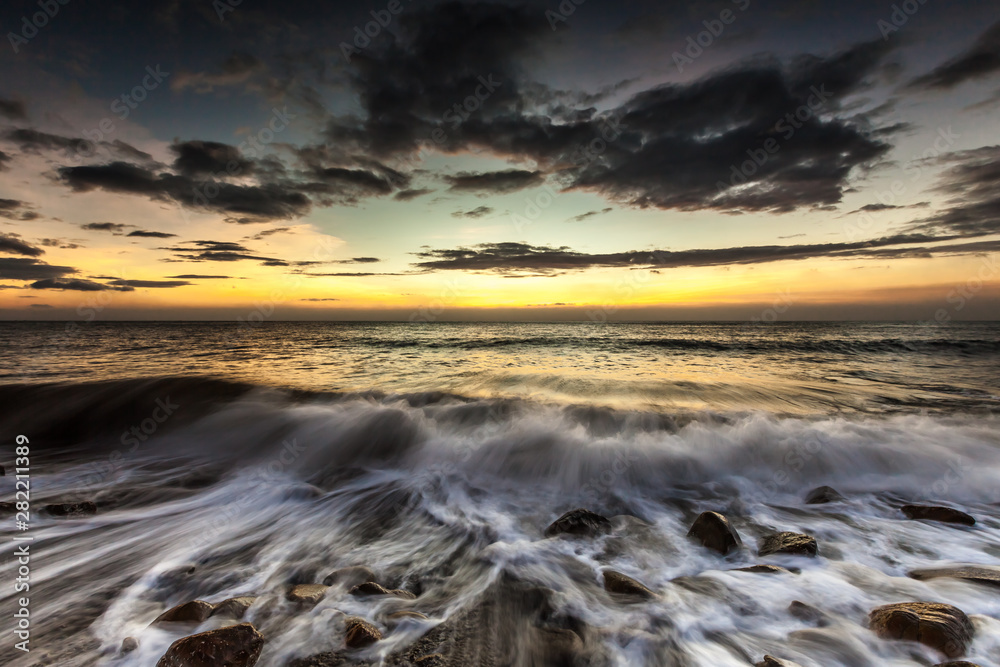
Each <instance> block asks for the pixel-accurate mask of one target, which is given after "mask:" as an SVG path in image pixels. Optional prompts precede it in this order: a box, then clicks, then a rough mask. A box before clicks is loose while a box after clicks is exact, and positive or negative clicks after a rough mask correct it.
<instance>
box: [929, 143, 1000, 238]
mask: <svg viewBox="0 0 1000 667" xmlns="http://www.w3.org/2000/svg"><path fill="white" fill-rule="evenodd" d="M935 162H936V163H938V164H943V165H946V166H947V168H946V169H945V171H944V172H943V173H942V174H941V176H940V178H939V183H938V184H937V185H936V186H935V188H934V189H935V191H936V192H940V193H942V194H944V195H946V196H947V197H949V199H948V201H947V207H945V208H943V209H942V210H941V211H939V212H938V213H936V214H935V215H932V216H930V217H928V218H925V219H924V220H921V221H919V222H917V223H916V224H915V225H914V229H915V230H916V231H920V232H925V233H945V234H961V235H965V236H982V235H986V234H996V233H998V232H1000V145H997V146H983V147H981V148H976V149H972V150H966V151H957V152H954V153H948V154H945V155H942V156H941V157H940V158H938V159H937V160H935Z"/></svg>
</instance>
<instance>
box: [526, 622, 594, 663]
mask: <svg viewBox="0 0 1000 667" xmlns="http://www.w3.org/2000/svg"><path fill="white" fill-rule="evenodd" d="M532 634H533V635H534V641H533V642H532V646H531V653H532V654H533V655H532V658H534V659H533V660H530V661H529V663H528V664H531V665H545V666H546V667H550V666H551V667H571V666H573V665H578V664H582V662H583V661H582V660H581V659H580V658H581V655H582V654H583V640H582V639H581V638H580V635H578V634H576V633H575V632H573V631H572V630H565V629H562V628H534V629H533V632H532Z"/></svg>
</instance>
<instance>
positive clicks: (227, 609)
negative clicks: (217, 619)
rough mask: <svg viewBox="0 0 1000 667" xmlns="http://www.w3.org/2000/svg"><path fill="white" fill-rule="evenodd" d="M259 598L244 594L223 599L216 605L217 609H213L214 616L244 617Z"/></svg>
mask: <svg viewBox="0 0 1000 667" xmlns="http://www.w3.org/2000/svg"><path fill="white" fill-rule="evenodd" d="M256 599H257V598H255V597H251V596H243V597H238V598H229V599H228V600H223V601H222V602H220V603H219V604H217V605H215V609H213V610H212V614H211V615H212V616H223V617H225V618H243V616H244V615H245V614H246V613H247V609H249V608H250V606H251V605H252V604H253V603H254V601H255V600H256Z"/></svg>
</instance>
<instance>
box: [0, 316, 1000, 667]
mask: <svg viewBox="0 0 1000 667" xmlns="http://www.w3.org/2000/svg"><path fill="white" fill-rule="evenodd" d="M998 411H1000V324H996V323H952V324H948V325H945V326H938V325H921V324H907V323H773V324H765V323H757V324H742V323H669V324H650V323H635V324H629V323H620V324H614V323H603V324H598V323H532V324H500V323H429V324H411V323H374V322H373V323H319V322H311V323H289V322H268V323H263V324H260V325H258V326H249V325H242V324H237V323H208V322H205V323H198V322H192V323H153V322H148V323H108V322H93V323H83V322H80V323H76V324H74V325H72V326H67V325H66V324H65V323H21V322H7V323H0V433H2V434H3V437H4V442H5V445H4V448H3V450H0V451H2V454H0V464H2V465H3V466H4V467H5V468H6V470H7V477H6V478H0V483H2V484H3V488H4V493H3V496H2V497H0V500H4V501H7V500H12V499H13V493H14V478H13V469H14V468H15V449H14V448H15V446H16V445H15V437H16V436H17V435H23V436H24V437H25V438H26V439H27V440H28V441H29V442H30V459H31V461H30V482H31V485H30V488H31V494H30V503H31V507H32V510H31V517H30V518H31V521H30V524H31V525H30V529H29V530H28V531H27V534H29V535H30V536H31V537H32V538H33V541H32V542H31V554H32V556H31V589H30V597H31V619H32V625H31V632H32V635H31V641H32V642H33V643H32V647H33V651H32V653H30V654H26V655H25V656H24V657H22V658H18V659H17V660H15V661H14V662H12V663H11V664H15V665H33V664H57V665H67V666H69V665H93V664H107V665H122V666H128V667H132V666H136V667H138V666H139V665H154V664H156V662H157V660H158V658H159V657H160V656H162V655H163V653H164V652H165V651H166V649H167V647H168V646H169V645H170V644H171V642H173V641H175V640H177V639H178V638H180V637H183V636H186V635H188V634H191V633H192V632H194V631H195V628H197V629H198V630H204V629H210V628H212V627H218V626H219V625H222V624H223V623H222V622H221V620H220V619H218V618H216V617H212V618H209V619H208V620H205V621H202V622H201V623H199V624H196V625H188V626H182V625H179V624H169V623H168V624H162V623H161V624H153V625H151V622H152V621H153V620H154V619H155V618H156V617H157V616H158V615H159V614H161V613H162V612H164V611H165V610H167V609H168V608H170V607H172V606H174V605H177V604H180V603H184V602H187V601H190V600H195V599H199V600H205V601H207V602H209V603H216V602H219V601H222V600H225V599H228V598H233V597H237V596H254V597H257V601H256V602H254V604H253V605H252V606H250V608H249V610H248V611H247V612H246V617H245V618H246V619H247V620H250V621H251V622H253V623H254V624H255V626H256V627H258V629H260V630H261V632H262V633H263V634H264V636H265V637H266V639H267V643H266V644H265V646H264V649H263V653H262V654H261V658H260V662H259V663H258V664H259V665H265V666H269V665H276V666H277V665H286V664H295V663H294V661H296V660H301V659H308V658H310V657H311V656H316V655H326V656H327V657H326V658H324V659H325V660H326V662H322V661H315V660H314V661H313V662H300V663H298V664H302V665H305V664H309V665H324V664H326V665H334V664H345V665H349V664H372V665H376V664H410V663H407V662H405V661H403V662H400V660H401V659H402V658H400V656H401V655H405V654H406V651H407V650H408V648H407V647H410V646H414V645H416V644H419V643H420V642H424V644H426V645H427V646H430V644H432V643H433V641H432V640H433V639H434V638H435V637H445V638H446V639H441V640H440V641H439V642H438V644H435V645H434V646H432V647H431V648H433V649H434V650H435V651H437V652H439V653H442V655H443V659H444V660H445V661H446V662H442V663H440V664H448V665H452V664H456V665H457V664H468V665H498V666H499V665H505V664H509V665H543V664H552V665H555V664H589V665H650V666H652V665H677V666H681V665H691V666H705V667H708V666H709V665H711V666H713V667H718V666H730V665H732V666H734V667H735V666H745V665H752V664H754V663H756V662H757V661H759V660H761V659H762V656H764V655H765V654H770V655H774V656H778V657H781V658H784V659H786V660H790V661H794V662H795V663H798V664H800V665H803V666H805V667H809V666H819V665H822V666H824V667H830V666H839V665H843V666H845V667H847V666H850V667H857V666H863V665H872V666H875V665H880V666H881V665H894V666H900V667H902V666H910V665H914V666H915V665H933V664H936V663H939V662H943V661H944V658H943V656H942V655H941V654H940V653H939V652H937V651H935V650H934V649H933V648H930V647H927V646H924V645H921V644H918V643H915V642H900V641H886V640H884V639H880V638H878V637H876V636H875V634H874V633H873V632H872V631H871V630H870V629H869V628H868V614H869V612H870V611H871V610H873V609H874V608H876V607H878V606H880V605H884V604H889V603H894V602H902V601H910V600H920V601H934V602H944V603H948V604H952V605H955V606H957V607H959V608H960V609H962V610H963V611H964V612H965V613H966V614H968V616H969V617H970V619H971V622H972V624H973V626H974V628H975V635H974V638H973V640H972V642H971V643H970V644H969V647H968V650H967V656H968V657H966V658H965V659H967V660H971V661H973V662H975V663H976V664H978V665H981V666H982V667H1000V621H998V620H997V618H998V617H1000V596H997V594H996V593H997V589H996V588H995V587H994V588H990V587H989V586H985V585H983V584H982V583H976V582H971V581H966V580H962V579H958V578H954V577H942V578H933V579H925V580H922V579H917V578H914V577H911V576H909V575H910V573H911V572H912V571H914V570H920V569H926V568H940V567H943V566H946V565H954V564H974V565H980V566H997V565H998V564H1000V494H998V489H1000V484H998V480H1000V419H998ZM823 485H829V486H831V487H834V488H835V489H836V491H837V492H839V494H840V495H841V496H842V497H843V498H842V499H840V500H835V501H834V502H830V503H826V504H807V503H806V502H805V498H806V496H807V494H809V492H810V491H811V490H813V489H815V488H816V487H819V486H823ZM84 502H93V503H95V505H96V513H94V512H90V511H89V510H88V511H82V512H80V513H78V514H76V515H73V516H68V517H66V516H58V515H57V513H55V512H54V511H52V510H45V509H44V507H45V506H46V505H50V504H58V503H84ZM908 504H924V505H943V506H947V507H951V508H954V509H958V510H961V511H963V512H966V513H968V514H969V515H972V516H973V517H974V518H975V520H976V522H975V525H972V526H968V525H959V524H951V523H942V522H936V521H924V520H911V519H909V518H907V516H906V515H905V514H904V512H903V511H902V507H903V506H905V505H908ZM577 508H586V509H588V510H591V511H593V512H596V513H597V514H599V515H601V516H604V517H607V518H608V520H609V524H608V526H609V527H608V529H607V530H606V531H604V532H602V533H601V534H599V535H596V536H590V537H580V536H577V537H547V536H546V534H545V531H546V527H547V526H549V525H550V524H551V523H552V522H553V521H555V520H556V519H557V518H558V517H560V515H563V514H564V513H565V512H568V511H571V510H574V509H577ZM706 511H715V512H720V513H722V514H724V515H725V516H726V517H728V518H729V520H730V521H731V523H732V525H733V527H734V528H735V530H736V531H737V532H738V534H739V535H740V537H741V539H742V547H741V548H738V549H735V550H733V551H732V552H730V553H728V554H726V555H722V554H719V553H716V552H714V551H712V550H710V549H707V548H705V547H704V546H702V545H701V544H699V543H697V542H696V540H694V539H692V538H689V537H688V536H687V533H688V530H689V528H690V527H691V525H692V524H693V522H694V521H695V519H696V518H697V517H698V516H699V515H700V514H701V513H702V512H706ZM780 531H790V532H795V533H804V534H808V535H810V536H812V537H814V538H815V539H816V542H817V544H818V553H817V554H816V555H815V556H810V555H802V554H789V553H778V554H772V555H765V556H760V555H758V549H759V547H760V546H761V544H762V541H763V539H764V538H765V537H766V536H767V535H769V534H772V533H775V532H780ZM19 534H20V535H23V534H24V533H19V532H18V530H17V528H16V526H15V523H14V516H13V512H10V513H9V515H5V518H4V522H3V524H2V527H0V545H3V546H2V547H0V549H2V551H3V554H4V558H3V564H2V566H0V580H2V581H4V582H9V581H13V580H14V578H15V576H16V575H15V572H16V571H17V568H18V562H17V560H16V559H15V558H14V557H13V554H14V548H15V545H16V544H18V543H15V542H13V540H12V538H14V537H17V536H18V535H19ZM757 564H769V565H775V566H780V567H782V568H785V569H784V570H776V571H772V572H768V573H761V572H748V571H745V570H742V569H741V568H745V567H749V566H753V565H757ZM352 566H364V567H367V568H369V569H370V570H371V571H372V573H373V574H374V576H375V577H376V578H377V580H378V581H379V583H381V584H383V585H385V586H386V588H391V589H401V590H406V591H409V592H410V593H412V594H413V595H415V596H416V597H415V599H410V598H409V597H408V596H399V595H382V596H373V597H371V596H369V597H365V596H357V595H352V594H350V593H349V592H348V590H347V588H346V587H344V586H338V585H337V584H334V585H333V586H332V587H331V588H330V589H328V590H326V592H325V595H324V597H323V598H322V600H321V601H319V602H318V603H317V604H315V605H314V606H310V607H308V608H301V607H295V606H294V604H293V603H292V602H290V601H289V600H288V599H287V597H286V596H287V590H288V587H289V586H292V585H296V584H319V583H322V582H323V581H324V580H325V579H326V578H327V577H328V575H330V574H331V573H332V572H334V571H337V570H339V569H342V568H346V567H352ZM608 570H614V571H617V572H621V573H624V574H625V575H627V576H629V577H632V578H634V579H635V580H637V581H639V582H641V583H642V584H643V585H644V586H645V587H647V588H648V589H649V590H650V591H652V594H653V595H652V597H651V598H649V599H644V600H641V601H635V600H629V601H623V599H621V598H620V597H616V596H614V595H611V594H609V593H607V592H606V591H605V589H604V587H603V584H602V582H603V581H604V580H605V579H604V573H605V572H606V571H608ZM512 582H513V583H512ZM498 590H499V591H501V592H502V593H503V592H504V591H506V592H505V593H503V594H502V595H500V597H499V598H498V597H497V595H498V593H497V591H498ZM525 590H530V591H535V593H532V595H536V594H537V595H541V596H542V597H543V598H544V604H542V603H538V604H535V603H533V602H531V600H534V599H535V598H534V597H532V595H522V594H521V593H523V592H524V591H525ZM510 591H520V592H521V593H518V594H517V595H515V594H513V593H511V592H510ZM538 591H542V592H543V593H537V592H538ZM21 595H23V594H22V593H18V592H15V590H14V588H13V586H8V585H6V584H5V585H4V587H3V588H2V589H0V608H2V609H4V610H7V609H14V605H15V601H16V599H17V598H18V597H20V596H21ZM497 600H501V602H497ZM511 600H517V601H519V602H518V603H517V604H514V603H512V602H511ZM793 603H802V604H793ZM512 604H514V607H516V608H517V609H520V610H522V611H523V609H525V608H530V613H527V612H525V613H526V614H527V616H525V618H527V617H530V618H531V619H532V620H531V622H530V623H528V624H527V625H525V624H523V623H521V620H520V619H521V616H518V615H517V614H514V613H509V614H505V613H500V611H498V610H504V609H506V610H508V611H509V610H510V609H511V608H512V607H511V605H512ZM517 605H521V606H517ZM525 605H527V606H525ZM805 608H808V609H810V610H811V611H810V612H809V613H802V610H803V609H805ZM401 610H406V611H412V612H418V614H417V615H413V614H411V615H409V616H405V617H400V616H398V614H396V612H399V611H401ZM484 610H492V611H491V612H489V613H487V611H484ZM5 615H6V612H5ZM345 616H359V617H362V618H365V619H368V620H369V621H371V622H372V623H374V624H375V625H376V626H377V627H378V628H379V629H380V631H381V632H382V635H383V638H382V640H381V641H378V642H377V643H375V644H373V645H372V646H370V647H367V648H364V649H360V650H357V651H354V652H350V651H348V652H347V653H343V633H342V627H343V623H344V620H343V619H344V617H345ZM508 616H509V618H508ZM8 618H9V616H8ZM525 623H527V621H525ZM8 625H9V624H8ZM331 628H335V630H331ZM336 628H341V630H336ZM448 628H457V629H452V630H448V631H444V630H442V629H448ZM435 633H437V634H435ZM449 633H450V634H449ZM540 633H541V634H540ZM545 633H549V634H545ZM559 633H563V634H561V635H560V634H559ZM566 633H570V634H569V635H566ZM568 636H572V637H573V639H572V642H570V643H572V644H573V646H574V647H575V648H573V651H572V652H573V655H575V656H576V657H575V658H574V660H576V662H572V661H570V662H565V663H564V662H560V661H561V660H563V658H562V657H560V658H558V659H556V658H551V659H546V658H539V657H538V653H537V652H538V650H540V649H538V646H539V645H554V644H558V643H559V642H556V641H554V640H552V641H550V640H546V639H544V638H545V637H549V638H550V639H551V637H560V638H561V639H560V641H563V640H566V637H568ZM126 637H134V638H136V639H137V640H138V648H137V649H135V650H133V651H131V652H127V653H122V652H121V649H120V647H121V645H122V641H123V639H124V638H126ZM539 637H542V638H543V639H539ZM428 638H430V639H428ZM566 641H568V640H566ZM34 642H37V644H35V643H34ZM424 644H420V645H421V646H424ZM470 646H474V647H475V649H473V648H470ZM484 647H487V648H484ZM449 651H451V653H449ZM560 655H561V654H560ZM40 656H42V657H40ZM330 656H335V657H330ZM42 659H44V660H47V661H48V662H44V663H43V662H38V661H39V660H42ZM317 660H318V659H317ZM335 660H340V661H341V662H336V661H335ZM449 661H450V662H449ZM415 664H421V663H415ZM426 664H432V663H430V662H428V663H426Z"/></svg>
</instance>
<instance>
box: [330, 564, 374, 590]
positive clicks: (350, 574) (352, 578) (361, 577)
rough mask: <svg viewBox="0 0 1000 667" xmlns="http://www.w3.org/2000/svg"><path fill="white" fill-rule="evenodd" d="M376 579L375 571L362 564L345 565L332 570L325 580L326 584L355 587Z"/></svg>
mask: <svg viewBox="0 0 1000 667" xmlns="http://www.w3.org/2000/svg"><path fill="white" fill-rule="evenodd" d="M368 581H375V573H374V572H372V571H371V570H369V569H368V568H367V567H364V566H362V565H355V566H352V567H344V568H341V569H339V570H336V571H334V572H331V573H330V574H328V575H327V576H326V578H325V579H324V580H323V585H324V586H338V585H340V586H346V587H348V588H354V587H355V586H357V585H358V584H363V583H365V582H368Z"/></svg>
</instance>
